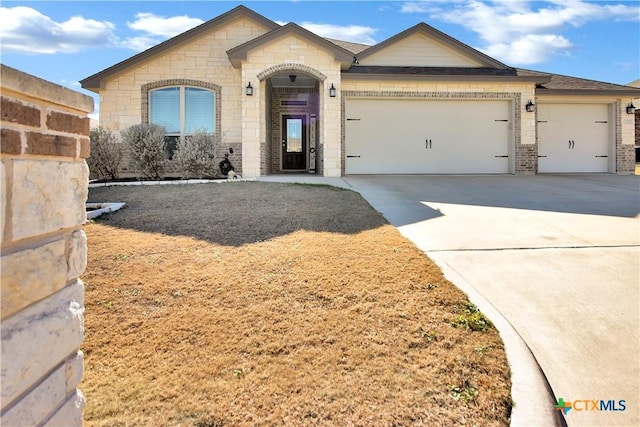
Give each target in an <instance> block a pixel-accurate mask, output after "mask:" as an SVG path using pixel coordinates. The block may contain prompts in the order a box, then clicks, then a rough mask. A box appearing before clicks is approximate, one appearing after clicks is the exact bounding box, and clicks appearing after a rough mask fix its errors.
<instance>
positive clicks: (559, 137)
mask: <svg viewBox="0 0 640 427" xmlns="http://www.w3.org/2000/svg"><path fill="white" fill-rule="evenodd" d="M610 129H611V128H610V123H609V107H608V105H607V104H538V172H541V173H544V172H547V173H549V172H607V171H608V170H609V155H610V153H609V147H610V145H611V144H610V143H609V141H610V134H611V133H610Z"/></svg>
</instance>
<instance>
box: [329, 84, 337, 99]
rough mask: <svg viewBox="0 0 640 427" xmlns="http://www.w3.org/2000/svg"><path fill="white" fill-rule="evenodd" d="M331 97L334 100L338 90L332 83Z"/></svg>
mask: <svg viewBox="0 0 640 427" xmlns="http://www.w3.org/2000/svg"><path fill="white" fill-rule="evenodd" d="M329 96H330V97H332V98H335V97H336V88H335V87H334V86H333V83H331V87H330V88H329Z"/></svg>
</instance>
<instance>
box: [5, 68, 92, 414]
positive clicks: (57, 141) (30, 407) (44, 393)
mask: <svg viewBox="0 0 640 427" xmlns="http://www.w3.org/2000/svg"><path fill="white" fill-rule="evenodd" d="M0 67H1V68H0V74H1V76H0V97H1V106H0V115H1V117H0V118H1V122H0V147H1V150H0V151H1V154H0V197H1V205H0V206H1V210H0V217H1V223H0V239H1V249H2V256H1V263H2V265H1V278H0V280H1V282H0V283H1V296H2V298H1V312H0V313H1V318H0V319H1V320H0V321H1V322H2V333H1V337H2V350H1V355H0V363H1V368H0V383H1V385H0V392H1V396H0V397H1V399H0V401H1V413H0V424H1V425H7V426H22V425H52V426H53V425H59V426H81V425H82V411H83V408H84V397H83V395H82V393H81V392H80V391H79V390H77V388H76V386H77V385H78V383H79V382H80V380H81V379H82V371H83V355H82V352H81V351H80V350H79V347H80V344H81V343H82V340H83V335H84V330H83V311H84V285H83V283H82V281H81V280H80V278H79V277H80V275H81V274H82V273H83V272H84V270H85V267H86V264H87V243H86V236H85V234H84V231H82V224H83V223H84V222H85V218H86V213H85V202H86V199H87V191H88V190H87V187H88V180H89V170H88V168H87V165H86V162H85V158H86V157H88V156H89V136H88V135H89V118H88V117H87V114H88V113H89V112H91V111H92V110H93V100H92V99H91V98H90V97H88V96H85V95H82V94H80V93H77V92H74V91H71V90H69V89H66V88H63V87H61V86H58V85H55V84H53V83H50V82H47V81H44V80H41V79H39V78H36V77H34V76H31V75H28V74H25V73H23V72H21V71H18V70H15V69H13V68H10V67H6V66H4V65H0Z"/></svg>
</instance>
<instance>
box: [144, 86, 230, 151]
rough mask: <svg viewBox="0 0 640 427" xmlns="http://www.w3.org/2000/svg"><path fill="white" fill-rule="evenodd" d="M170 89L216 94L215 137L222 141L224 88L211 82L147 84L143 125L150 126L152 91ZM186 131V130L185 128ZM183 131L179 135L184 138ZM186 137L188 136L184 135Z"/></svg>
mask: <svg viewBox="0 0 640 427" xmlns="http://www.w3.org/2000/svg"><path fill="white" fill-rule="evenodd" d="M168 87H181V88H183V87H194V88H197V89H207V90H210V91H212V92H213V93H214V107H213V108H214V114H215V117H214V126H215V131H214V135H215V137H216V139H217V140H218V141H220V140H221V139H220V138H221V135H222V131H221V121H222V120H221V117H220V116H221V112H222V108H221V93H222V87H221V86H220V85H217V84H215V83H209V82H205V81H201V80H191V79H169V80H159V81H156V82H151V83H147V84H144V85H142V86H141V123H145V124H148V123H149V108H150V106H151V103H150V98H151V91H153V90H155V89H164V88H168ZM183 93H184V91H183V90H181V98H182V94H183ZM182 103H183V102H182V100H181V101H180V104H181V107H180V108H181V111H180V116H181V117H180V126H181V127H182V128H183V126H184V106H183V105H182ZM183 129H184V128H183ZM183 129H181V130H180V134H179V135H177V136H179V137H182V136H183V133H182V131H183ZM170 135H175V134H167V136H170ZM184 135H186V134H184Z"/></svg>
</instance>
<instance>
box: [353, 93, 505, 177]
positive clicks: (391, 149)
mask: <svg viewBox="0 0 640 427" xmlns="http://www.w3.org/2000/svg"><path fill="white" fill-rule="evenodd" d="M345 115H346V123H345V126H346V128H345V151H346V159H345V161H346V163H345V171H346V173H347V174H411V173H509V169H510V168H509V165H510V163H511V162H510V158H511V156H512V153H511V150H510V143H509V141H510V134H511V129H510V128H511V126H510V124H511V114H510V103H509V102H508V101H496V100H488V101H484V100H483V101H480V100H478V101H475V100H474V101H460V100H456V101H436V100H407V99H402V100H399V99H347V100H346V106H345Z"/></svg>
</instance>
